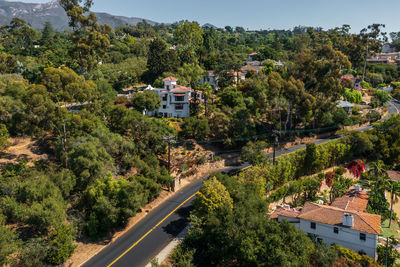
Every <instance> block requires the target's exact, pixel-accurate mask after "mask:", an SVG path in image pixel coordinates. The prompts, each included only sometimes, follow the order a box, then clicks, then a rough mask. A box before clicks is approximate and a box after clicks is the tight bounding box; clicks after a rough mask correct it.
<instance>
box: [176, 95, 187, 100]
mask: <svg viewBox="0 0 400 267" xmlns="http://www.w3.org/2000/svg"><path fill="white" fill-rule="evenodd" d="M184 100H185V97H184V96H175V101H184Z"/></svg>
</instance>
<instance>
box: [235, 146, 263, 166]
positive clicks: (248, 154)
mask: <svg viewBox="0 0 400 267" xmlns="http://www.w3.org/2000/svg"><path fill="white" fill-rule="evenodd" d="M267 146H268V143H267V142H265V141H257V142H251V141H250V142H248V143H247V144H246V145H245V146H244V147H243V148H242V153H241V158H242V159H243V160H245V161H250V162H253V163H254V164H259V163H262V162H264V161H265V159H266V155H265V153H264V149H266V148H267Z"/></svg>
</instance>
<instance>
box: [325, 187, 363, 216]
mask: <svg viewBox="0 0 400 267" xmlns="http://www.w3.org/2000/svg"><path fill="white" fill-rule="evenodd" d="M368 200H369V196H368V194H367V193H366V192H364V191H360V190H356V189H353V190H351V191H349V192H347V193H346V194H345V195H344V196H342V197H340V198H337V199H335V200H334V201H333V202H332V204H331V206H332V207H336V208H340V209H343V210H355V211H366V210H367V205H368Z"/></svg>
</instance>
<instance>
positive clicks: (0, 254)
mask: <svg viewBox="0 0 400 267" xmlns="http://www.w3.org/2000/svg"><path fill="white" fill-rule="evenodd" d="M0 216H2V214H0ZM3 223H4V222H0V264H1V265H7V264H9V263H12V262H13V257H12V254H13V253H15V252H17V251H18V249H19V248H20V245H21V244H20V243H21V242H20V240H19V239H18V235H17V234H16V233H15V232H14V231H13V230H11V229H10V228H7V227H5V225H3Z"/></svg>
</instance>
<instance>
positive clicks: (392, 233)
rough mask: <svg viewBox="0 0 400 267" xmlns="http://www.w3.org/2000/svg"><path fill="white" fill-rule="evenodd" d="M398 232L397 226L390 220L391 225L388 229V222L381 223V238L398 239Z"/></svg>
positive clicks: (399, 236)
mask: <svg viewBox="0 0 400 267" xmlns="http://www.w3.org/2000/svg"><path fill="white" fill-rule="evenodd" d="M398 230H400V227H399V224H398V223H397V222H396V221H395V220H392V225H391V227H390V229H389V220H386V221H384V222H383V223H382V233H381V236H384V237H391V236H394V238H396V239H397V238H400V233H399V232H398Z"/></svg>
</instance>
